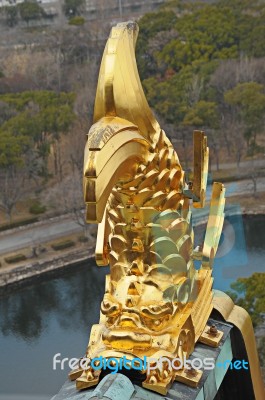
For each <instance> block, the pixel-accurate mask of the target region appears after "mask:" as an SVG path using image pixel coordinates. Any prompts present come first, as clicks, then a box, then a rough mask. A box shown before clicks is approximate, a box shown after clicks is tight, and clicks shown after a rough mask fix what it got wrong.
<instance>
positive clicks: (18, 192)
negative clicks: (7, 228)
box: [0, 165, 32, 223]
mask: <svg viewBox="0 0 265 400" xmlns="http://www.w3.org/2000/svg"><path fill="white" fill-rule="evenodd" d="M27 181H28V171H27V170H26V168H19V167H15V166H14V165H12V166H9V167H8V168H4V169H0V186H1V191H0V209H1V210H2V211H3V212H5V214H6V216H7V217H8V220H9V223H11V222H12V213H13V210H14V209H15V206H16V205H17V202H18V201H19V200H21V199H22V198H23V197H24V196H25V194H26V193H27V191H28V187H27V184H26V183H27ZM31 190H32V188H31Z"/></svg>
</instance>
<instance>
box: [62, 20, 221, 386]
mask: <svg viewBox="0 0 265 400" xmlns="http://www.w3.org/2000/svg"><path fill="white" fill-rule="evenodd" d="M137 34H138V26H137V24H136V23H132V22H127V23H121V24H118V25H117V26H116V27H114V28H112V31H111V34H110V37H109V39H108V42H107V44H106V48H105V51H104V55H103V60H102V64H101V69H100V73H99V82H98V87H97V94H96V101H95V110H94V124H93V126H92V127H91V129H90V131H89V134H88V140H87V144H86V148H85V160H84V184H83V187H84V197H85V202H86V209H87V212H86V220H87V222H93V223H99V227H98V237H97V245H96V262H97V264H98V265H99V266H105V265H110V275H108V276H107V277H106V291H105V295H104V298H103V301H102V303H101V314H100V321H99V324H97V325H94V326H93V327H92V331H91V334H90V341H89V344H88V348H87V353H86V357H87V358H90V359H93V358H96V357H100V356H102V357H104V358H106V359H109V358H111V357H115V358H118V359H121V358H122V357H124V356H126V358H127V359H133V358H140V359H144V357H147V358H148V359H151V358H155V359H158V358H159V357H167V358H169V359H172V360H173V359H175V358H179V359H183V358H184V357H186V358H188V357H189V355H190V354H191V353H192V352H193V350H194V346H195V343H196V342H197V341H198V340H201V339H202V338H203V333H204V332H205V329H208V328H207V327H206V323H207V320H208V318H209V316H210V313H211V311H212V309H213V294H212V282H213V278H212V265H213V260H214V257H215V254H216V251H217V247H218V242H219V239H220V235H221V231H222V226H223V220H224V204H225V199H224V195H225V189H224V187H223V185H222V184H220V183H214V184H213V192H212V199H211V204H210V216H209V221H208V225H207V230H206V236H205V241H204V244H203V245H202V246H201V247H200V248H196V249H194V238H193V229H192V213H191V204H190V203H191V202H193V205H194V206H195V207H203V206H204V201H205V191H206V183H207V173H208V155H209V152H208V148H207V139H206V137H205V135H204V133H203V132H201V131H195V132H194V172H193V183H192V184H191V183H188V184H187V183H186V181H185V172H184V171H183V169H182V167H181V165H180V162H179V159H178V156H177V153H176V151H175V150H174V148H173V146H172V144H171V142H170V141H169V139H168V138H167V136H166V134H165V132H164V131H163V130H162V129H161V128H160V126H159V124H158V122H157V120H156V118H155V117H154V115H153V114H152V111H151V110H150V108H149V106H148V103H147V100H146V98H145V95H144V92H143V89H142V85H141V82H140V79H139V75H138V71H137V65H136V60H135V44H136V39H137ZM195 259H197V260H201V266H200V268H199V269H198V270H197V269H195V267H194V260H195ZM139 373H140V374H142V377H143V379H142V381H143V382H142V385H143V387H145V388H148V389H150V390H154V391H156V392H159V393H162V394H165V393H166V392H167V390H168V388H169V387H170V385H171V384H172V382H173V381H174V380H175V379H176V380H178V379H179V380H181V374H182V371H172V370H170V369H169V368H168V365H167V364H165V365H164V367H163V368H162V369H154V370H152V371H150V373H149V374H148V373H147V371H146V370H143V371H140V372H139ZM99 374H100V371H97V370H94V369H93V368H92V367H89V366H88V368H87V369H86V370H82V369H81V368H80V369H78V370H75V371H72V373H71V374H70V378H71V379H76V385H77V388H78V389H84V388H88V387H90V386H93V385H96V384H97V383H98V381H99ZM188 380H189V379H187V382H188ZM191 381H192V380H191Z"/></svg>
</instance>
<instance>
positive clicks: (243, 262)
mask: <svg viewBox="0 0 265 400" xmlns="http://www.w3.org/2000/svg"><path fill="white" fill-rule="evenodd" d="M264 224H265V216H251V217H246V218H244V221H243V220H242V217H241V216H233V217H229V218H227V219H226V222H225V227H224V232H223V235H222V238H221V243H220V251H219V253H218V256H217V258H216V262H215V265H214V278H215V279H214V288H216V289H220V290H223V291H227V290H229V287H230V284H231V283H232V282H234V281H235V280H236V279H237V278H238V277H243V276H249V275H251V274H253V273H254V272H265V267H264V258H265V246H264V241H265V232H264ZM202 232H203V230H202V229H201V228H200V229H197V238H198V239H197V240H198V242H199V241H200V239H201V238H202V237H203V233H202ZM107 272H108V268H99V267H96V266H95V263H94V261H93V260H92V261H91V262H90V263H86V264H85V265H81V266H79V267H76V268H74V269H72V270H71V271H69V272H67V273H66V274H64V275H60V276H58V277H55V278H54V277H53V278H49V279H48V278H44V279H43V280H42V281H41V282H40V281H38V282H36V283H35V284H31V285H30V286H27V287H23V288H21V289H16V290H15V291H14V292H12V293H11V294H9V295H7V296H5V297H1V298H0V400H46V399H50V398H51V397H52V395H54V394H56V393H57V392H58V391H59V389H60V387H61V386H62V384H63V383H64V382H65V380H66V379H67V373H68V371H69V368H67V366H66V365H65V369H64V370H59V369H58V368H57V370H53V356H54V355H55V354H57V353H60V354H61V358H66V357H67V358H72V357H81V356H82V355H83V354H84V352H85V349H86V346H87V342H88V338H89V332H90V329H91V326H92V325H93V324H94V323H97V322H98V316H99V306H100V301H101V298H102V296H103V293H104V280H105V274H106V273H107Z"/></svg>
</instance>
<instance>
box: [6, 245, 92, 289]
mask: <svg viewBox="0 0 265 400" xmlns="http://www.w3.org/2000/svg"><path fill="white" fill-rule="evenodd" d="M93 257H94V249H92V248H86V249H84V248H82V249H80V250H76V251H74V252H73V251H71V252H68V253H64V254H61V255H58V256H54V257H52V258H49V259H45V260H38V261H35V262H31V263H28V264H24V265H20V266H15V265H14V266H13V268H10V269H8V270H7V271H4V272H2V273H0V296H4V295H6V294H8V293H10V292H12V291H13V290H16V289H18V288H21V287H23V286H27V285H30V284H32V283H35V282H37V281H38V280H43V279H46V278H48V279H49V278H51V277H53V276H60V275H63V274H64V273H66V272H68V271H71V270H73V268H74V267H77V266H79V265H81V264H83V263H84V262H86V261H89V260H91V259H92V258H93Z"/></svg>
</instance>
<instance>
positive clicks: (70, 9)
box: [63, 0, 85, 17]
mask: <svg viewBox="0 0 265 400" xmlns="http://www.w3.org/2000/svg"><path fill="white" fill-rule="evenodd" d="M84 5H85V1H84V0H64V5H63V11H64V13H65V15H66V16H67V17H75V16H76V15H79V14H80V13H81V12H82V8H83V6H84Z"/></svg>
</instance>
